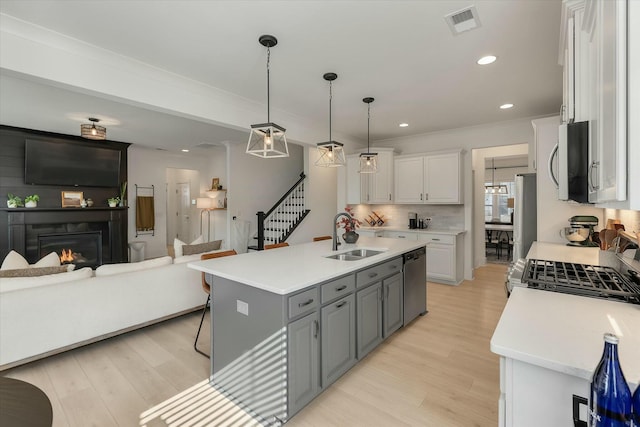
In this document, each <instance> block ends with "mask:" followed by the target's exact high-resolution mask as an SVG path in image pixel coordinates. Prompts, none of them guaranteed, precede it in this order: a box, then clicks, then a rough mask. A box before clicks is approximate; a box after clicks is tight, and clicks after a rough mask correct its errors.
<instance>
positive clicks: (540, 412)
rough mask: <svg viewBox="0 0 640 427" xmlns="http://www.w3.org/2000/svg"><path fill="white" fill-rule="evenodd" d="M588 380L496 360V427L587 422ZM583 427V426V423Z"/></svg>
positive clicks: (528, 365)
mask: <svg viewBox="0 0 640 427" xmlns="http://www.w3.org/2000/svg"><path fill="white" fill-rule="evenodd" d="M574 395H575V396H578V397H580V398H585V399H586V398H588V397H589V381H587V380H585V379H582V378H578V377H575V376H572V375H569V374H564V373H561V372H557V371H553V370H551V369H546V368H543V367H540V366H536V365H532V364H529V363H525V362H522V361H519V360H514V359H511V358H505V357H501V358H500V401H499V405H498V411H499V413H498V421H499V424H498V425H499V426H500V427H540V426H573V425H574V423H573V419H574V415H575V416H576V418H577V419H579V420H582V421H585V423H586V421H587V407H586V405H584V404H579V405H578V404H577V405H575V406H576V413H575V414H574ZM585 425H586V424H585Z"/></svg>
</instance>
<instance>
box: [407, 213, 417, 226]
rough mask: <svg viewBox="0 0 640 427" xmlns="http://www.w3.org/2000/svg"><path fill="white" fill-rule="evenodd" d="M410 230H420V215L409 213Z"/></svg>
mask: <svg viewBox="0 0 640 427" xmlns="http://www.w3.org/2000/svg"><path fill="white" fill-rule="evenodd" d="M409 228H410V229H411V230H413V229H416V228H418V214H417V213H416V212H409Z"/></svg>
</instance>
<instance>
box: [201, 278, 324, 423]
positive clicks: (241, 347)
mask: <svg viewBox="0 0 640 427" xmlns="http://www.w3.org/2000/svg"><path fill="white" fill-rule="evenodd" d="M210 279H211V281H210V282H209V283H212V285H213V288H212V292H211V295H212V298H211V319H212V328H211V331H212V333H211V343H212V348H211V364H212V366H211V368H212V370H211V372H212V382H213V384H214V385H215V386H216V387H217V388H218V389H220V390H224V391H225V393H228V394H229V395H232V396H234V397H235V398H236V399H237V400H238V401H239V402H242V404H243V405H246V407H249V408H251V409H252V411H254V412H255V413H256V414H257V416H258V417H259V418H261V419H263V420H265V421H266V422H268V423H269V422H275V421H276V420H284V419H285V418H286V414H287V389H286V381H287V380H286V378H287V369H288V367H287V345H288V343H287V340H288V337H287V327H286V326H287V322H288V320H287V311H288V307H287V296H285V295H277V294H274V293H272V292H268V291H265V290H262V289H257V288H255V287H252V286H249V285H246V284H243V283H239V282H236V281H233V280H228V279H225V278H222V277H219V276H215V275H214V276H213V277H210ZM314 313H317V312H314ZM316 318H317V315H316ZM316 357H317V356H316ZM277 378H281V379H282V380H281V381H275V380H274V379H277Z"/></svg>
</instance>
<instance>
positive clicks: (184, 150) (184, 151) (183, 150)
mask: <svg viewBox="0 0 640 427" xmlns="http://www.w3.org/2000/svg"><path fill="white" fill-rule="evenodd" d="M500 108H502V107H500ZM182 152H183V153H188V152H189V150H187V149H186V148H183V149H182Z"/></svg>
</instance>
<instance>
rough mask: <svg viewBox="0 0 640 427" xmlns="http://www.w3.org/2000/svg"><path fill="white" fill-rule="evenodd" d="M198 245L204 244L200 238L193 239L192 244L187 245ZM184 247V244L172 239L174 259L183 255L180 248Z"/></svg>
mask: <svg viewBox="0 0 640 427" xmlns="http://www.w3.org/2000/svg"><path fill="white" fill-rule="evenodd" d="M200 243H204V239H203V238H202V236H198V238H197V239H195V240H194V241H193V242H191V243H189V244H190V245H197V244H200ZM184 245H186V243H185V242H183V241H182V240H180V239H177V238H176V239H173V254H174V257H175V258H178V257H181V256H182V255H184V254H183V253H182V247H183V246H184Z"/></svg>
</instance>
